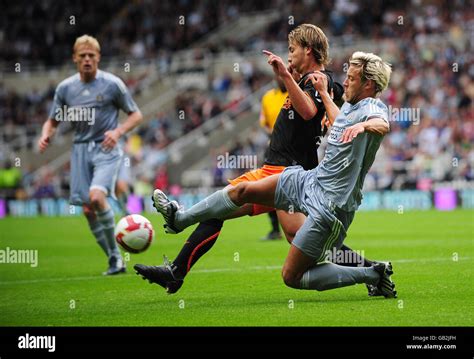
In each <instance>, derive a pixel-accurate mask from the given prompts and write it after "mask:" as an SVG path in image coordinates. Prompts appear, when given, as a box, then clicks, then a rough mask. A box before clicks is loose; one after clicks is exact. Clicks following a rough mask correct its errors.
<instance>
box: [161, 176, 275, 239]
mask: <svg viewBox="0 0 474 359" xmlns="http://www.w3.org/2000/svg"><path fill="white" fill-rule="evenodd" d="M279 176H280V175H279V174H276V175H272V176H270V177H266V178H264V179H261V180H258V181H255V182H242V183H238V184H237V185H236V186H234V187H228V188H224V189H223V190H219V191H217V192H214V193H213V194H211V195H210V196H209V197H207V198H205V199H204V200H202V201H201V202H198V203H197V204H195V205H194V206H192V207H191V208H190V209H188V210H178V204H177V203H176V202H171V201H169V200H168V197H167V196H166V195H165V194H164V193H163V192H161V191H160V190H155V192H154V193H153V202H154V206H155V208H156V209H157V210H158V212H160V213H161V214H162V215H163V217H164V218H165V221H166V222H167V223H166V226H167V227H168V228H170V229H171V233H177V232H179V231H182V230H183V229H185V228H187V227H189V226H191V225H193V224H196V223H199V222H204V221H206V220H208V219H213V218H220V219H223V218H226V217H227V216H230V215H231V214H232V213H234V212H235V211H236V210H238V208H239V207H241V206H243V205H245V204H246V203H256V204H262V205H264V206H269V207H271V206H273V203H274V196H275V188H276V185H277V182H278V178H279Z"/></svg>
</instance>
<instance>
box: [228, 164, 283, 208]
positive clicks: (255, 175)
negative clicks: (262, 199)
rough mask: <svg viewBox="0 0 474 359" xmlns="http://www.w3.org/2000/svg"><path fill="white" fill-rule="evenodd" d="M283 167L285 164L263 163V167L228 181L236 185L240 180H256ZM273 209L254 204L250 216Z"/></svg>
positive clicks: (280, 171) (281, 169) (276, 172)
mask: <svg viewBox="0 0 474 359" xmlns="http://www.w3.org/2000/svg"><path fill="white" fill-rule="evenodd" d="M285 168H286V167H285V166H271V165H263V167H261V168H257V169H256V170H253V171H249V172H246V173H244V174H243V175H242V176H239V177H237V178H234V179H231V180H228V181H229V183H230V184H231V185H232V186H236V185H237V184H238V183H240V182H253V181H258V180H261V179H263V178H265V177H269V176H271V175H276V174H278V173H282V172H283V170H284V169H285ZM274 210H275V208H273V207H267V206H262V205H260V204H254V205H253V213H252V216H256V215H259V214H262V213H268V212H271V211H274Z"/></svg>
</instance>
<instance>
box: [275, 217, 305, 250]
mask: <svg viewBox="0 0 474 359" xmlns="http://www.w3.org/2000/svg"><path fill="white" fill-rule="evenodd" d="M276 212H277V216H278V221H279V222H280V224H281V228H282V229H283V232H284V233H285V237H286V240H287V241H288V243H291V242H293V238H294V237H295V235H296V232H298V230H299V229H300V228H301V226H302V225H303V223H304V221H305V219H306V216H305V215H304V214H303V213H299V212H293V211H291V212H286V211H284V210H281V209H279V210H277V211H276Z"/></svg>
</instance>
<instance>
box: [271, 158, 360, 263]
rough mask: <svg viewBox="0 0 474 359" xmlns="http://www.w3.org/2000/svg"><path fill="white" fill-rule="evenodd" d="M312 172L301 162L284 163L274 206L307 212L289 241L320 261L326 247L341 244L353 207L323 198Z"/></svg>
mask: <svg viewBox="0 0 474 359" xmlns="http://www.w3.org/2000/svg"><path fill="white" fill-rule="evenodd" d="M314 172H315V170H311V171H305V170H304V169H303V167H301V166H292V167H287V168H286V169H285V170H284V171H283V172H282V173H281V175H280V178H279V180H278V184H277V188H276V192H275V207H276V208H279V209H283V210H285V211H288V212H290V213H291V212H292V211H294V212H301V213H304V214H305V215H306V216H307V217H306V220H305V222H304V223H303V226H302V227H301V228H300V229H299V230H298V232H297V233H296V236H295V238H294V240H293V242H292V244H293V245H294V246H295V247H297V248H299V249H300V250H301V251H302V252H303V253H305V254H306V255H307V256H309V257H312V258H314V259H315V260H316V261H317V262H322V261H324V260H325V259H326V258H327V255H328V251H333V250H334V248H335V249H336V250H337V249H339V248H340V247H341V246H342V243H343V241H344V238H345V237H346V234H347V230H348V229H349V226H350V224H351V223H352V220H353V219H354V211H352V212H346V211H343V210H341V209H339V208H337V207H336V206H334V205H333V204H332V203H331V202H330V201H329V200H328V199H326V198H325V196H324V194H323V192H322V190H321V188H320V186H319V184H318V183H317V182H315V180H314V179H315V173H314Z"/></svg>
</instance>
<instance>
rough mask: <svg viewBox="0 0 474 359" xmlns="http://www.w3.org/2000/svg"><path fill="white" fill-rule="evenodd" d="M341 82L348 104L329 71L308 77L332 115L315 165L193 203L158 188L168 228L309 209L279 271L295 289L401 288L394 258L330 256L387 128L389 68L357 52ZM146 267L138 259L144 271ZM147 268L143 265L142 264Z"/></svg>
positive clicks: (390, 294) (388, 292)
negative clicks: (258, 210) (339, 97)
mask: <svg viewBox="0 0 474 359" xmlns="http://www.w3.org/2000/svg"><path fill="white" fill-rule="evenodd" d="M349 64H350V66H349V69H348V72H347V77H346V80H345V81H344V84H343V85H344V100H345V101H346V102H345V103H344V105H343V106H342V107H341V109H340V110H339V109H338V108H337V106H336V105H335V104H334V103H333V102H332V100H331V97H330V95H329V94H328V93H327V79H326V76H325V75H324V74H322V73H320V72H315V73H313V74H312V76H311V79H310V80H311V81H312V83H313V86H314V87H315V89H316V90H317V91H318V92H319V93H320V94H321V98H322V100H323V102H324V106H325V108H326V111H327V114H328V116H329V117H330V119H331V122H332V120H333V119H335V121H334V124H333V127H332V129H331V131H330V134H329V138H328V146H327V149H326V154H325V157H324V159H323V161H322V162H321V163H320V164H319V165H318V166H317V167H316V168H315V169H312V170H310V171H305V170H304V169H303V168H302V167H301V166H292V167H287V168H286V169H285V170H284V171H283V172H282V173H281V174H275V175H272V176H270V177H267V178H264V179H262V180H259V181H255V182H242V183H239V184H238V185H236V186H234V187H229V188H225V189H223V190H220V191H217V192H215V193H214V194H212V195H210V196H209V197H207V198H206V199H204V200H203V201H201V202H199V203H197V204H196V205H194V206H192V207H191V208H190V209H188V210H183V209H180V208H179V205H178V204H177V203H176V202H175V201H169V200H168V198H167V196H166V195H165V194H164V193H163V192H161V191H160V190H159V189H156V190H155V191H154V193H153V201H154V205H155V207H156V208H157V210H158V211H159V212H160V213H161V214H162V215H163V217H164V218H165V221H166V225H165V226H168V227H169V228H170V229H171V231H169V232H171V233H172V232H179V231H180V230H182V229H184V228H186V227H188V226H190V225H192V224H195V223H198V222H202V221H205V220H207V219H210V218H223V217H225V216H226V215H227V214H229V213H232V212H233V211H235V210H236V209H237V208H239V207H240V206H242V205H244V204H246V203H256V204H261V205H265V206H271V207H276V208H279V209H285V210H288V208H293V209H294V210H295V211H298V212H302V213H304V214H305V215H306V216H307V218H306V220H305V222H304V224H303V226H302V227H301V228H300V229H299V230H298V232H297V233H296V236H295V238H294V240H293V242H292V243H291V247H290V251H289V253H288V256H287V258H286V261H285V264H284V266H283V270H282V276H283V281H284V282H285V284H286V285H287V286H289V287H291V288H296V289H316V290H321V291H322V290H328V289H332V288H338V287H344V286H348V285H353V284H356V283H365V284H368V285H373V286H377V289H378V290H379V291H380V292H381V293H382V295H384V296H385V297H386V298H394V297H396V295H397V292H396V291H395V284H394V283H393V282H392V280H391V274H393V271H392V266H391V263H389V262H388V263H384V262H375V263H374V264H373V265H372V266H371V267H344V266H340V265H337V264H334V263H330V262H328V261H327V260H326V259H327V255H328V252H331V251H333V250H334V249H336V250H337V249H339V248H341V246H342V243H343V241H344V238H345V237H346V233H347V230H348V229H349V226H350V224H351V222H352V220H353V218H354V214H355V211H356V210H357V208H358V207H359V205H360V203H361V200H362V186H363V183H364V179H365V176H366V174H367V172H368V170H369V168H370V166H371V165H372V163H373V162H374V159H375V154H376V152H377V150H378V148H379V147H380V143H381V142H382V139H383V136H384V135H385V134H386V133H388V131H389V128H390V127H389V123H388V109H387V106H386V105H385V104H384V103H383V102H382V101H380V99H378V98H377V97H378V95H379V94H380V93H381V92H382V91H383V90H385V89H386V88H387V86H388V83H389V80H390V74H391V68H390V66H389V65H388V64H387V63H386V62H384V61H382V59H381V58H380V57H378V56H376V55H374V54H370V53H364V52H355V53H354V54H353V55H352V57H351V58H350V60H349ZM142 267H144V266H142V265H135V269H136V270H137V271H138V272H140V270H142V269H143V268H142ZM145 269H146V268H145Z"/></svg>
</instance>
